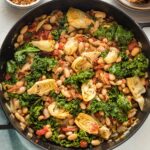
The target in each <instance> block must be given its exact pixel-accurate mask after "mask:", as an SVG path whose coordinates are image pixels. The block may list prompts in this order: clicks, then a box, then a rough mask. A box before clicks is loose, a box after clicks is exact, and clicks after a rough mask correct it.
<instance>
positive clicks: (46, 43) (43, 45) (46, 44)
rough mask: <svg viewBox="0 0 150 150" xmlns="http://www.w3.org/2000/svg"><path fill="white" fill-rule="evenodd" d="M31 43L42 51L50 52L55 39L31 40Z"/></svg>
mask: <svg viewBox="0 0 150 150" xmlns="http://www.w3.org/2000/svg"><path fill="white" fill-rule="evenodd" d="M31 44H32V45H33V46H36V47H38V48H39V49H40V50H42V51H45V52H52V51H53V50H54V46H55V41H54V40H40V41H32V42H31Z"/></svg>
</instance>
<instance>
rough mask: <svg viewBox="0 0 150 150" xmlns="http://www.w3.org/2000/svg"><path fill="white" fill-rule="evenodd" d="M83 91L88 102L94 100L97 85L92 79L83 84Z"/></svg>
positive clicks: (83, 95) (84, 98)
mask: <svg viewBox="0 0 150 150" xmlns="http://www.w3.org/2000/svg"><path fill="white" fill-rule="evenodd" d="M81 91H82V97H83V100H84V101H86V102H88V101H90V100H92V99H93V98H94V97H95V96H96V86H95V85H94V84H93V82H92V80H89V81H88V82H87V83H84V84H82V87H81Z"/></svg>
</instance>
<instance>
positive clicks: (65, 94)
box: [61, 89, 71, 98]
mask: <svg viewBox="0 0 150 150" xmlns="http://www.w3.org/2000/svg"><path fill="white" fill-rule="evenodd" d="M61 93H62V94H63V95H64V96H65V97H68V98H69V97H71V95H70V92H69V91H67V90H65V89H62V90H61Z"/></svg>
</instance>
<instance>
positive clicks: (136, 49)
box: [131, 47, 140, 56]
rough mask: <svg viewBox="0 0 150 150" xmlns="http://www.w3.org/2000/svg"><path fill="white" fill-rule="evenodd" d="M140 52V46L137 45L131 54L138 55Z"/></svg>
mask: <svg viewBox="0 0 150 150" xmlns="http://www.w3.org/2000/svg"><path fill="white" fill-rule="evenodd" d="M139 52H140V48H139V47H135V48H133V50H132V51H131V55H132V56H136V55H137V54H138V53H139Z"/></svg>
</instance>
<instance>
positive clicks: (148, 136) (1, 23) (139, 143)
mask: <svg viewBox="0 0 150 150" xmlns="http://www.w3.org/2000/svg"><path fill="white" fill-rule="evenodd" d="M47 1H48V0H43V2H42V3H44V2H47ZM106 1H107V2H109V3H111V4H113V5H115V6H117V7H119V8H121V9H122V10H123V11H125V12H126V13H128V14H129V15H130V16H131V17H132V18H134V20H135V21H137V22H150V11H147V12H138V11H132V10H129V9H126V8H123V7H121V6H120V5H118V4H117V3H116V2H115V0H106ZM27 11H28V10H18V9H15V8H12V7H10V6H9V5H7V4H6V2H5V1H4V0H0V46H1V44H2V42H3V40H4V38H5V36H6V35H7V33H8V32H9V30H10V28H11V27H12V25H14V23H15V22H16V21H17V20H19V18H20V17H21V16H22V15H23V14H25V13H26V12H27ZM143 30H144V31H145V33H146V35H147V36H148V37H149V39H150V28H144V29H143ZM6 122H7V120H6V118H5V116H4V114H3V113H2V111H1V110H0V124H4V123H6ZM0 149H3V150H16V149H18V150H31V149H32V150H38V148H37V147H35V146H34V145H32V144H31V143H30V142H28V141H27V140H25V139H24V138H23V137H21V136H20V135H19V134H18V133H17V132H16V131H15V130H5V131H4V130H3V131H0ZM115 150H150V117H148V119H147V120H146V121H145V123H144V125H143V126H142V127H141V128H140V130H139V131H137V133H136V134H134V136H132V137H131V138H130V139H129V140H128V141H127V142H125V143H124V144H122V145H121V146H119V147H117V148H116V149H115Z"/></svg>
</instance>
